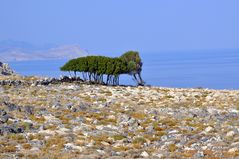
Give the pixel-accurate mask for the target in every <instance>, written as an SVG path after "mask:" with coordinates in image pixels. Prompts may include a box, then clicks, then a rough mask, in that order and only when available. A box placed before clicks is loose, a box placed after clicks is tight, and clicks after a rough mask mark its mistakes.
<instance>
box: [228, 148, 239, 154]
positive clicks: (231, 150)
mask: <svg viewBox="0 0 239 159" xmlns="http://www.w3.org/2000/svg"><path fill="white" fill-rule="evenodd" d="M237 151H239V148H238V147H234V148H231V149H229V150H228V152H229V153H234V152H237Z"/></svg>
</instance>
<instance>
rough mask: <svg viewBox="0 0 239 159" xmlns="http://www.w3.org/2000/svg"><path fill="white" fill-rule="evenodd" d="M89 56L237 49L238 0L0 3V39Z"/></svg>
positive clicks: (34, 0)
mask: <svg viewBox="0 0 239 159" xmlns="http://www.w3.org/2000/svg"><path fill="white" fill-rule="evenodd" d="M7 39H12V40H19V41H26V42H30V43H33V44H45V43H56V44H72V43H77V44H80V45H81V46H82V48H85V49H88V50H89V51H91V52H99V53H106V52H107V53H110V52H112V53H113V52H123V51H126V50H131V49H133V50H139V51H143V52H152V51H154V52H160V51H165V50H180V51H182V50H198V49H200V50H201V49H203V50H208V49H209V50H211V49H238V48H239V0H118V1H114V0H100V1H99V0H38V1H37V0H0V40H7Z"/></svg>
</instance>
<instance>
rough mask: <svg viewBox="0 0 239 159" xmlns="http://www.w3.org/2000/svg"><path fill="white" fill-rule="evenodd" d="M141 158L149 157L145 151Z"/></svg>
mask: <svg viewBox="0 0 239 159" xmlns="http://www.w3.org/2000/svg"><path fill="white" fill-rule="evenodd" d="M141 156H142V157H149V154H148V153H147V152H146V151H144V152H142V153H141Z"/></svg>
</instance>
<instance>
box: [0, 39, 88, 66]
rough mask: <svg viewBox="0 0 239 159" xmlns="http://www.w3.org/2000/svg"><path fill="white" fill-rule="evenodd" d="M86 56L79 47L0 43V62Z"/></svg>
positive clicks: (16, 42)
mask: <svg viewBox="0 0 239 159" xmlns="http://www.w3.org/2000/svg"><path fill="white" fill-rule="evenodd" d="M87 54H88V53H87V51H86V50H84V49H82V48H81V47H80V46H79V45H53V44H49V45H44V46H35V45H32V44H29V43H26V42H19V41H12V40H8V41H2V42H0V61H26V60H50V59H52V60H53V59H72V58H76V57H81V56H86V55H87Z"/></svg>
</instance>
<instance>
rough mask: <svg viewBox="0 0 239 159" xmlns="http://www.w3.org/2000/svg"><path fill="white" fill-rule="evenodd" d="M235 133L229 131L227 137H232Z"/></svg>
mask: <svg viewBox="0 0 239 159" xmlns="http://www.w3.org/2000/svg"><path fill="white" fill-rule="evenodd" d="M234 135H235V132H234V131H229V132H228V133H227V135H226V136H227V137H232V136H234Z"/></svg>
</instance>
